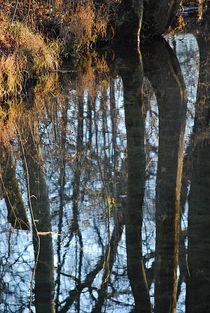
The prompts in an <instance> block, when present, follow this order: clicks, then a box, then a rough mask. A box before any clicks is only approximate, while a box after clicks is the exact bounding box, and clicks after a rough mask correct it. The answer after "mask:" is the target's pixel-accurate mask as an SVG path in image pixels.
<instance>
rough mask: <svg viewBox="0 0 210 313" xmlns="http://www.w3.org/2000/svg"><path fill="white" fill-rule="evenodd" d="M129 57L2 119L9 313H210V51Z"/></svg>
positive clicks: (42, 86)
mask: <svg viewBox="0 0 210 313" xmlns="http://www.w3.org/2000/svg"><path fill="white" fill-rule="evenodd" d="M207 34H208V26H206V25H205V31H204V30H203V29H202V30H201V29H199V30H198V31H196V32H194V33H187V34H171V35H168V36H167V37H165V38H162V39H158V40H155V41H153V42H152V43H151V44H147V45H143V46H142V51H141V54H140V53H139V52H138V51H136V50H135V49H132V48H128V47H120V49H116V51H114V52H113V54H112V58H109V60H108V61H107V60H105V58H101V59H100V60H97V61H96V60H95V59H94V60H93V59H92V61H87V62H86V63H85V65H84V66H82V68H81V67H79V68H78V70H76V71H74V70H73V71H72V70H63V71H61V73H59V74H53V73H52V74H49V75H48V76H45V77H40V79H39V80H38V81H37V82H36V84H35V85H33V86H30V87H29V89H28V91H27V94H26V96H25V97H23V98H18V99H10V100H8V101H7V103H6V104H5V106H4V108H3V109H1V120H0V124H1V135H0V140H1V164H0V165H1V176H0V180H1V200H0V217H1V218H0V224H1V227H0V230H1V231H0V236H1V237H0V312H2V313H3V312H6V313H10V312H14V313H18V312H21V313H27V312H37V313H54V312H57V313H58V312H59V313H65V312H72V313H74V312H75V313H76V312H78V313H79V312H80V313H86V312H92V313H100V312H103V313H104V312H107V313H118V312H120V313H127V312H136V313H147V312H155V313H170V312H171V313H174V312H180V313H181V312H183V313H184V312H186V313H193V312H196V313H199V312H209V311H210V261H209V257H210V233H209V231H210V213H209V208H210V162H209V156H210V141H209V139H210V137H209V122H210V99H209V97H210V87H209V86H210V41H209V36H207Z"/></svg>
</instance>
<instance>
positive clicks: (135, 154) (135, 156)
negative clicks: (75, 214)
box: [117, 49, 151, 313]
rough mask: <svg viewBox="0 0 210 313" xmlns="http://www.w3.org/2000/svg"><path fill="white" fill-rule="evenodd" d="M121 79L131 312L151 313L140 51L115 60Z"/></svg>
mask: <svg viewBox="0 0 210 313" xmlns="http://www.w3.org/2000/svg"><path fill="white" fill-rule="evenodd" d="M117 63H118V67H119V74H120V75H121V77H122V80H123V90H124V107H125V124H126V132H127V151H128V160H127V162H128V182H127V207H126V209H125V213H124V217H125V227H126V251H127V271H128V278H129V280H130V285H131V289H132V293H133V297H134V301H135V306H134V312H136V313H137V312H138V313H140V312H142V313H143V312H144V313H147V312H148V313H151V304H150V297H149V289H148V285H147V279H146V275H145V269H144V263H143V256H142V218H143V213H142V210H143V208H142V207H143V199H144V185H145V153H144V116H143V113H142V83H143V68H142V61H141V56H140V54H139V51H138V50H136V49H134V50H132V49H129V50H127V51H126V50H123V49H121V55H120V56H119V59H118V60H117Z"/></svg>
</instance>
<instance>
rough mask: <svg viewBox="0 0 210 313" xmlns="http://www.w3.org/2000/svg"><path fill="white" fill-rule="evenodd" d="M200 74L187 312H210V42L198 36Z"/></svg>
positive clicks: (193, 173) (192, 161) (193, 158)
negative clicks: (209, 256)
mask: <svg viewBox="0 0 210 313" xmlns="http://www.w3.org/2000/svg"><path fill="white" fill-rule="evenodd" d="M197 40H198V45H199V51H200V69H199V70H200V74H199V82H198V94H197V104H196V115H195V125H194V133H193V136H192V148H193V149H191V150H192V151H191V172H192V177H191V188H190V195H189V226H188V266H189V275H188V279H187V294H186V312H187V313H189V312H191V313H194V312H199V313H201V312H208V311H209V310H210V303H209V299H210V265H209V258H208V255H209V253H210V239H209V227H210V214H209V205H210V193H209V187H210V162H209V156H210V145H209V121H210V99H209V91H210V90H209V83H210V75H209V70H208V67H209V63H210V59H209V51H210V46H209V43H210V42H209V40H208V36H207V37H206V38H205V37H202V36H201V35H198V38H197Z"/></svg>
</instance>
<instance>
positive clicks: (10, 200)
mask: <svg viewBox="0 0 210 313" xmlns="http://www.w3.org/2000/svg"><path fill="white" fill-rule="evenodd" d="M3 154H4V155H1V167H2V173H1V175H0V180H1V185H2V189H3V195H4V198H5V202H6V206H7V211H8V222H9V223H11V225H12V226H13V227H14V228H16V229H25V230H27V229H29V221H28V218H27V215H26V208H25V204H24V202H23V199H22V194H21V192H20V189H19V186H18V181H17V178H16V168H15V164H14V163H13V161H12V156H11V152H9V151H8V149H7V148H4V149H3Z"/></svg>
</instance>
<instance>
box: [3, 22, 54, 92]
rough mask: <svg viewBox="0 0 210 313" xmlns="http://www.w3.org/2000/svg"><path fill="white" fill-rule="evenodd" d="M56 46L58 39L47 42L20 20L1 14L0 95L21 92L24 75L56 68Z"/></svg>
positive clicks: (34, 74) (32, 74)
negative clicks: (10, 19)
mask: <svg viewBox="0 0 210 313" xmlns="http://www.w3.org/2000/svg"><path fill="white" fill-rule="evenodd" d="M59 49H60V45H59V43H58V42H56V41H55V42H52V43H50V44H46V43H45V41H44V39H43V38H42V36H41V35H40V34H38V33H33V32H31V31H30V30H29V29H28V28H27V27H26V26H24V25H23V24H22V23H20V22H17V21H16V22H14V23H12V24H10V23H9V20H8V19H7V18H5V17H2V16H0V50H1V52H2V53H1V54H2V56H1V57H0V97H2V96H4V95H8V94H18V93H20V92H21V91H22V89H23V83H24V78H25V77H26V76H27V77H30V76H36V75H37V74H39V73H41V72H46V71H49V70H55V69H57V67H58V60H59Z"/></svg>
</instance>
